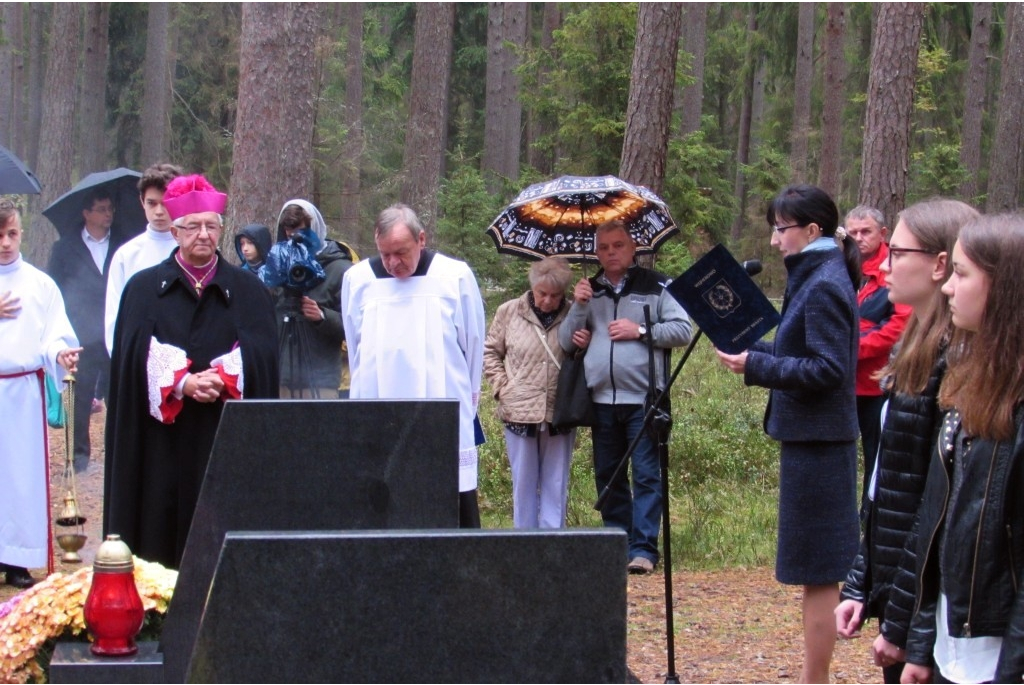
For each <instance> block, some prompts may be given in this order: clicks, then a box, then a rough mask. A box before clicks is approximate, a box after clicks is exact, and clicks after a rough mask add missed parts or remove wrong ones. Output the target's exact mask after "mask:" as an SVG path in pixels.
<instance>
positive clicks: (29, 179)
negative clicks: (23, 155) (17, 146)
mask: <svg viewBox="0 0 1024 685" xmlns="http://www.w3.org/2000/svg"><path fill="white" fill-rule="evenodd" d="M41 190H42V186H40V185H39V179H38V178H36V175H35V174H33V173H32V172H31V171H29V169H28V167H27V166H25V163H24V162H23V161H21V160H20V159H18V157H17V155H15V154H14V153H13V152H11V151H10V150H8V149H7V148H5V147H4V146H3V145H0V195H38V194H39V193H40V191H41Z"/></svg>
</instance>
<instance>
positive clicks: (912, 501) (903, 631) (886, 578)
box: [835, 200, 978, 683]
mask: <svg viewBox="0 0 1024 685" xmlns="http://www.w3.org/2000/svg"><path fill="white" fill-rule="evenodd" d="M977 216H978V212H977V211H976V210H974V209H973V208H971V207H970V206H968V205H966V204H964V203H963V202H959V201H957V200H930V201H927V202H920V203H918V204H915V205H912V206H910V207H908V208H907V209H905V210H903V212H901V213H900V218H899V222H898V223H897V224H896V228H895V230H894V231H893V236H892V239H891V241H890V247H889V250H890V260H889V261H888V262H883V263H882V265H881V267H880V268H881V271H882V272H883V273H885V274H886V285H887V286H888V288H889V298H890V299H891V300H892V301H893V302H897V303H902V304H908V305H910V306H911V307H912V309H913V316H912V317H911V319H910V321H909V322H908V326H907V329H906V331H905V332H904V335H903V338H902V341H901V342H900V344H899V346H898V348H897V349H896V351H895V352H894V356H893V358H892V359H891V360H890V362H889V365H888V366H887V367H886V368H884V369H883V370H882V373H883V374H884V375H885V377H886V381H885V384H884V385H886V387H887V390H888V392H889V398H888V403H887V409H886V415H885V425H884V427H883V432H882V440H881V452H880V456H879V459H878V460H877V465H876V470H875V474H874V477H873V478H871V474H869V478H870V479H871V480H870V482H871V484H872V487H871V488H870V498H869V499H868V500H867V503H866V505H865V507H866V509H865V512H864V515H865V531H864V535H863V537H862V538H861V543H860V550H859V551H858V553H857V557H856V558H855V559H854V562H853V566H852V567H851V569H850V572H849V574H848V575H847V578H846V583H845V584H844V585H843V590H842V593H841V598H842V601H841V602H840V604H839V606H838V607H837V608H836V612H835V613H836V629H837V631H838V633H839V635H840V636H841V637H852V636H854V635H855V634H857V633H858V631H859V630H860V627H861V625H862V624H863V622H864V621H865V620H866V619H867V618H869V617H871V616H874V617H877V618H878V622H879V627H880V629H881V630H880V632H881V635H879V637H878V639H877V640H876V642H875V644H874V645H873V646H872V652H873V656H874V661H875V664H876V665H878V666H881V667H882V675H883V677H884V680H885V682H886V683H898V682H899V681H900V674H901V672H902V670H903V661H904V658H903V656H904V655H903V650H904V648H905V647H906V635H907V630H908V628H909V624H910V613H911V611H912V609H913V601H914V590H915V587H914V583H913V576H912V575H911V576H909V580H910V582H909V583H908V587H901V586H900V585H896V584H894V579H895V578H896V576H897V572H898V570H899V567H900V563H901V560H902V561H903V562H904V563H905V564H906V566H907V568H913V567H914V559H913V551H912V550H905V549H904V547H905V544H906V540H907V536H908V535H909V533H910V528H911V525H912V523H913V521H914V516H915V515H916V514H917V510H918V506H919V504H920V502H921V493H922V492H923V491H924V484H925V475H926V473H927V469H928V457H929V455H930V452H931V448H932V446H933V445H934V436H935V433H936V429H937V427H938V424H939V421H940V419H941V413H940V412H939V410H938V408H937V404H936V396H937V395H938V392H939V384H940V383H941V381H942V376H943V374H944V373H945V369H946V361H945V349H946V344H947V343H948V341H949V336H950V334H951V333H952V330H953V324H952V321H951V318H950V311H949V305H948V301H947V299H946V296H945V295H943V294H942V293H941V292H940V290H939V289H940V288H941V287H942V284H943V282H945V280H946V279H947V278H949V276H950V275H951V274H952V270H953V266H952V262H951V261H950V259H949V253H950V252H952V250H953V244H954V243H955V242H956V237H957V234H958V233H959V231H960V227H961V226H962V225H964V224H965V223H967V222H968V221H971V220H972V219H974V218H975V217H977ZM904 555H906V557H907V558H906V559H904Z"/></svg>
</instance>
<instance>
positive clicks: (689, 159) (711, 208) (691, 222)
mask: <svg viewBox="0 0 1024 685" xmlns="http://www.w3.org/2000/svg"><path fill="white" fill-rule="evenodd" d="M704 123H705V125H709V124H710V119H708V118H705V122H704ZM730 159H731V155H730V154H729V153H728V152H727V151H725V150H721V149H719V148H716V147H715V146H714V145H713V144H712V143H711V142H710V141H709V140H708V135H707V134H706V133H705V132H704V131H703V130H700V131H696V132H694V133H691V134H690V135H688V136H684V137H681V138H679V137H677V138H673V139H672V140H670V141H669V149H668V165H667V169H666V173H665V190H664V199H665V201H666V202H668V204H669V207H670V208H671V210H672V218H674V219H675V220H676V223H677V224H678V225H679V228H680V232H681V234H682V243H683V244H684V245H691V244H693V243H694V242H695V241H697V240H698V239H699V237H700V236H707V237H708V238H710V240H711V241H713V242H721V241H723V240H725V239H726V237H727V234H728V231H729V226H730V224H731V223H732V217H733V215H734V214H735V211H736V209H735V207H736V202H735V198H734V197H733V188H732V181H731V180H730V179H729V177H728V175H727V174H726V170H727V169H728V167H729V161H730ZM673 245H674V242H673ZM666 249H667V248H666ZM664 252H665V250H663V253H664ZM671 253H672V250H668V254H659V256H658V260H659V268H660V265H661V263H662V258H663V256H664V257H668V256H670V255H671ZM671 273H675V272H671Z"/></svg>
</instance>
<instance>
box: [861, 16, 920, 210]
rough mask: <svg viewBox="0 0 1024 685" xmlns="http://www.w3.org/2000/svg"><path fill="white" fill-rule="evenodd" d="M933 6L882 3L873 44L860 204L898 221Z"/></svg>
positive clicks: (905, 187)
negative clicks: (921, 52)
mask: <svg viewBox="0 0 1024 685" xmlns="http://www.w3.org/2000/svg"><path fill="white" fill-rule="evenodd" d="M926 10H927V5H923V4H911V3H906V4H905V3H890V2H886V3H881V4H880V5H878V6H877V10H876V12H877V14H876V21H875V27H874V31H873V36H872V41H871V71H870V74H869V76H868V98H867V105H866V109H867V115H866V118H865V124H864V153H863V154H864V156H863V163H862V165H861V177H860V196H859V202H860V204H865V205H870V206H872V207H877V208H878V209H879V210H881V212H882V215H883V216H884V217H885V218H886V221H890V222H891V221H893V220H894V218H895V216H896V213H897V212H899V211H900V210H901V209H903V207H904V206H905V203H906V195H907V175H908V170H909V166H910V115H911V113H912V111H913V107H914V79H915V76H916V74H917V54H918V49H919V47H920V43H921V29H922V26H923V24H924V13H925V11H926Z"/></svg>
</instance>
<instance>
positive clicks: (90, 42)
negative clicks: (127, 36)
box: [78, 2, 153, 177]
mask: <svg viewBox="0 0 1024 685" xmlns="http://www.w3.org/2000/svg"><path fill="white" fill-rule="evenodd" d="M150 6H151V7H152V6H153V5H152V4H151V5H150ZM82 9H83V12H84V15H85V30H84V38H83V44H82V80H81V82H80V83H79V86H80V88H81V91H80V95H79V111H78V176H79V177H82V176H85V175H86V174H91V173H92V172H94V171H101V170H103V169H105V168H106V166H107V164H106V161H107V136H106V132H105V131H106V119H107V116H106V110H107V107H106V105H107V97H106V94H107V54H108V52H109V45H110V41H109V40H108V34H109V30H110V3H106V2H88V3H83V4H82Z"/></svg>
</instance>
